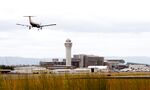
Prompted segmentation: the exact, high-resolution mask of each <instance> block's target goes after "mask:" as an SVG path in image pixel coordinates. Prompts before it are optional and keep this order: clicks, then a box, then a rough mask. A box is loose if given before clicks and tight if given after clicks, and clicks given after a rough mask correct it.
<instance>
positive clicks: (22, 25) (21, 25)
mask: <svg viewBox="0 0 150 90" xmlns="http://www.w3.org/2000/svg"><path fill="white" fill-rule="evenodd" d="M16 25H20V26H26V27H31V26H30V25H24V24H18V23H17V24H16Z"/></svg>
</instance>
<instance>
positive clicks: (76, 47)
mask: <svg viewBox="0 0 150 90" xmlns="http://www.w3.org/2000/svg"><path fill="white" fill-rule="evenodd" d="M149 3H150V1H149V0H2V1H1V3H0V11H1V14H0V56H19V57H34V58H48V57H51V58H53V57H65V46H64V43H65V40H66V39H67V38H69V39H71V41H72V43H73V46H72V55H73V54H92V55H99V56H148V57H150V54H149V53H150V12H149V9H150V5H149ZM27 15H32V16H36V17H33V18H32V20H33V21H35V22H39V23H41V24H51V23H56V24H57V25H56V26H53V27H45V28H43V29H42V31H38V30H37V29H36V28H33V29H31V30H29V29H28V28H27V27H23V26H17V25H16V23H20V24H29V22H28V18H26V17H23V16H27Z"/></svg>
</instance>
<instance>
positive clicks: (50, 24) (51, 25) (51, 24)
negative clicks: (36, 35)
mask: <svg viewBox="0 0 150 90" xmlns="http://www.w3.org/2000/svg"><path fill="white" fill-rule="evenodd" d="M55 25H56V24H48V25H41V27H47V26H55Z"/></svg>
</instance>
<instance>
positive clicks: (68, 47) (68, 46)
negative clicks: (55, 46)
mask: <svg viewBox="0 0 150 90" xmlns="http://www.w3.org/2000/svg"><path fill="white" fill-rule="evenodd" d="M65 47H66V66H71V47H72V42H71V40H70V39H67V40H66V42H65Z"/></svg>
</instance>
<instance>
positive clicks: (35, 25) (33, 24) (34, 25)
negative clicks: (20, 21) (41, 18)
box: [30, 22, 41, 28]
mask: <svg viewBox="0 0 150 90" xmlns="http://www.w3.org/2000/svg"><path fill="white" fill-rule="evenodd" d="M30 24H31V26H32V27H37V28H41V26H40V24H37V23H33V22H30Z"/></svg>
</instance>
